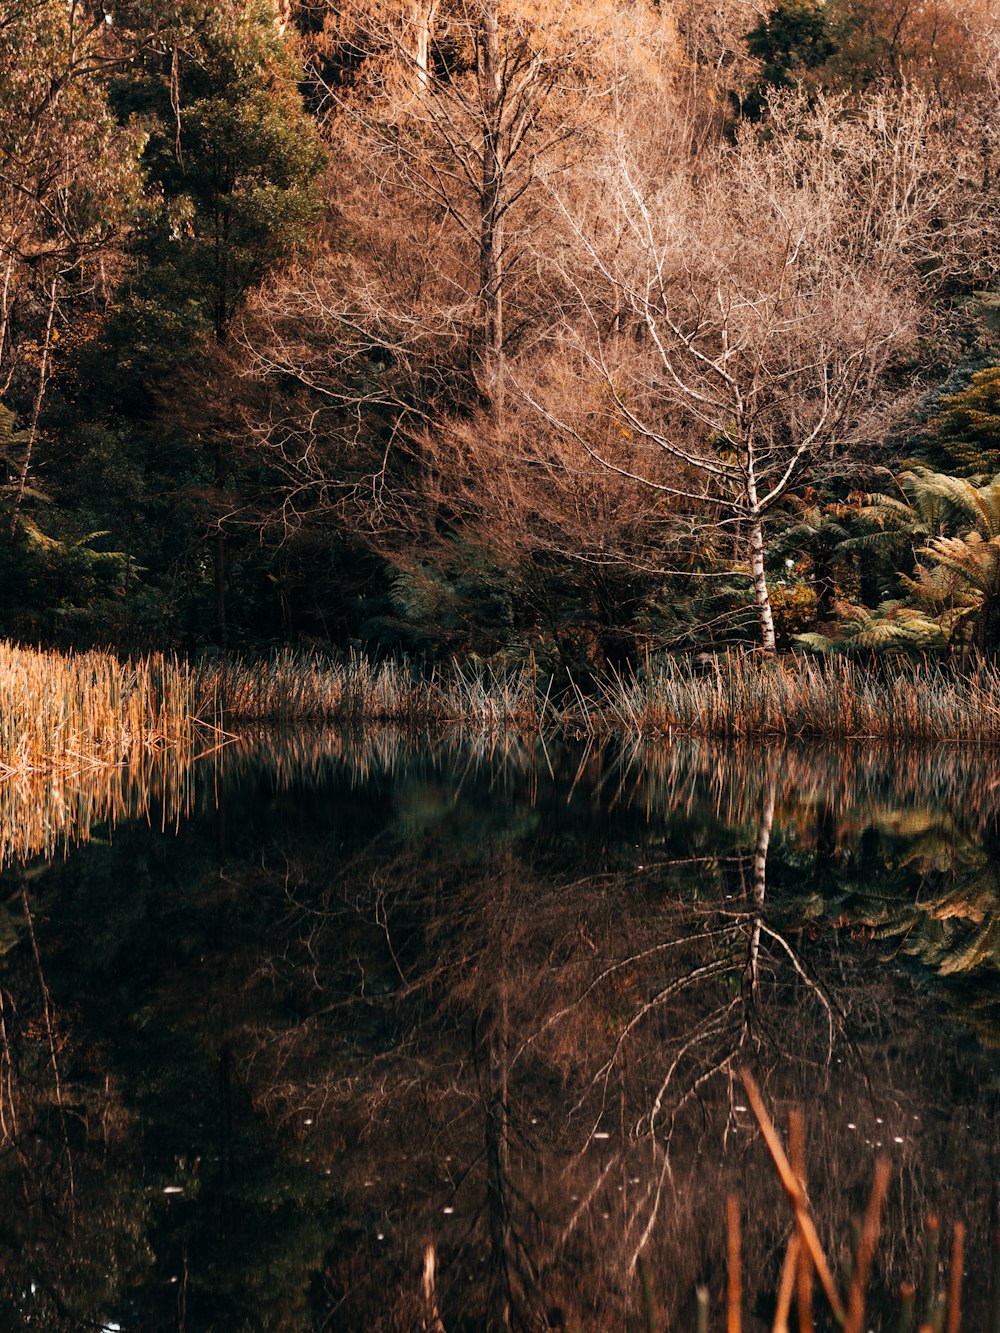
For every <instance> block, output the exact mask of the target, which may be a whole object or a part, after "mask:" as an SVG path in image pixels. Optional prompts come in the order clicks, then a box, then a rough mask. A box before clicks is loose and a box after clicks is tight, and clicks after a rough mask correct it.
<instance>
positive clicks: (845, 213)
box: [0, 0, 1000, 672]
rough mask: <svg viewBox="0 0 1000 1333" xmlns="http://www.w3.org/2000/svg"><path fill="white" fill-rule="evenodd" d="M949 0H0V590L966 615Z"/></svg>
mask: <svg viewBox="0 0 1000 1333" xmlns="http://www.w3.org/2000/svg"><path fill="white" fill-rule="evenodd" d="M992 9H993V6H992V5H991V4H990V3H988V2H987V3H979V2H978V0H826V3H819V2H818V0H817V2H815V3H814V2H813V0H786V2H785V3H781V4H778V5H776V6H773V7H768V6H767V5H756V4H751V3H747V2H746V0H660V3H653V0H590V2H588V3H579V2H578V0H344V3H335V2H334V0H316V2H315V3H306V0H302V2H301V3H284V4H279V5H275V4H273V3H270V0H165V2H162V3H161V2H159V0H125V2H124V3H118V0H105V2H104V3H103V4H96V5H95V4H93V3H91V2H90V0H87V2H85V3H77V0H71V2H70V3H69V4H67V3H65V2H64V0H0V404H2V407H0V635H3V636H6V637H9V638H13V639H16V640H20V641H25V642H41V643H45V644H52V645H66V646H83V645H89V644H94V643H98V644H104V645H110V646H113V647H116V648H120V649H123V650H129V651H134V650H143V649H146V648H152V647H155V648H171V649H178V650H181V651H184V652H217V651H220V650H222V649H226V648H240V649H247V650H251V649H252V650H258V649H267V648H269V647H273V646H275V645H277V644H283V643H293V644H299V645H311V644H316V643H322V644H324V645H326V644H330V645H333V646H335V647H337V648H347V647H348V646H352V647H359V648H361V649H363V650H365V651H367V652H369V653H373V654H390V653H399V652H405V653H408V654H412V655H415V656H418V657H421V658H426V659H428V660H432V659H441V658H444V657H452V656H459V657H465V658H468V657H479V658H481V657H490V658H495V659H497V660H500V661H513V662H516V661H527V660H534V661H536V662H538V663H540V664H541V665H542V666H543V667H546V668H553V669H554V668H558V667H560V666H561V667H565V668H569V669H572V670H573V671H576V672H578V671H580V670H581V669H593V668H598V669H599V668H602V667H604V666H607V665H611V666H614V667H618V666H620V665H623V664H627V663H629V662H635V661H637V660H640V659H641V658H642V657H643V656H644V655H645V654H647V653H648V652H649V651H650V650H660V649H670V650H678V651H695V652H704V651H706V650H714V649H717V648H720V647H723V646H729V645H734V644H748V645H757V646H759V647H762V648H763V649H765V650H767V651H775V650H776V651H782V650H787V649H789V648H791V647H793V646H799V647H804V648H807V649H809V650H812V651H818V652H844V653H848V652H861V653H863V654H869V653H870V652H872V651H885V650H887V651H890V652H901V651H905V652H909V651H919V652H924V651H935V652H939V653H943V654H947V655H950V656H954V655H959V656H960V657H961V658H962V659H963V660H964V659H966V658H967V657H968V656H969V655H970V654H977V653H979V654H990V655H992V654H994V653H995V652H996V650H997V648H998V647H1000V480H996V481H995V480H994V477H995V476H996V475H997V474H1000V292H997V291H995V290H994V289H995V287H996V273H997V266H998V256H997V249H998V243H1000V229H998V225H997V223H998V214H1000V176H998V170H1000V22H998V20H997V18H996V17H995V15H994V14H993V13H992V12H991V10H992Z"/></svg>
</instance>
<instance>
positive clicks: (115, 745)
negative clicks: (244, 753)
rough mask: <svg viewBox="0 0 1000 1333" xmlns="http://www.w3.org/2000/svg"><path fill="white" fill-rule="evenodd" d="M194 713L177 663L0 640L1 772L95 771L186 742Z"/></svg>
mask: <svg viewBox="0 0 1000 1333" xmlns="http://www.w3.org/2000/svg"><path fill="white" fill-rule="evenodd" d="M197 711H198V710H197V707H196V700H195V692H194V688H193V679H192V674H191V671H190V669H189V668H188V667H187V666H185V665H183V664H182V663H179V662H177V661H174V660H169V659H167V658H164V657H159V656H154V657H148V658H143V659H142V660H140V661H135V662H133V661H126V662H121V661H119V660H118V659H117V658H115V657H113V656H111V655H110V654H108V653H98V652H90V653H77V654H63V653H54V652H46V653H42V652H33V651H31V650H30V649H23V648H15V647H13V646H12V645H10V644H6V643H0V775H2V774H5V773H6V774H11V773H18V774H24V773H32V772H51V771H54V770H57V771H65V770H79V769H86V768H88V767H98V768H100V767H106V766H108V765H117V764H120V763H123V762H126V761H127V760H128V759H129V758H130V757H131V756H133V755H134V754H135V753H136V752H137V751H140V750H142V751H150V750H158V749H174V748H177V747H178V746H185V745H189V744H190V743H191V739H192V735H193V731H194V728H195V725H196V719H197Z"/></svg>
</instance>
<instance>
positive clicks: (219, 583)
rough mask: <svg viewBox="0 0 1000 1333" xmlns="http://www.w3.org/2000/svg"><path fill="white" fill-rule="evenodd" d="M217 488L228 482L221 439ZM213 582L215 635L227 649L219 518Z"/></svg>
mask: <svg viewBox="0 0 1000 1333" xmlns="http://www.w3.org/2000/svg"><path fill="white" fill-rule="evenodd" d="M214 473H215V477H214V479H215V489H216V492H217V493H219V494H221V492H222V488H223V486H224V485H225V484H226V459H225V453H224V450H223V445H222V441H221V440H216V442H215V469H214ZM212 565H213V569H212V574H213V582H214V586H215V636H216V639H217V641H218V644H219V647H220V648H221V649H222V651H223V652H225V650H226V638H227V634H226V534H225V533H224V532H223V530H222V522H221V519H220V520H219V523H218V526H217V528H216V530H215V540H214V542H213V561H212Z"/></svg>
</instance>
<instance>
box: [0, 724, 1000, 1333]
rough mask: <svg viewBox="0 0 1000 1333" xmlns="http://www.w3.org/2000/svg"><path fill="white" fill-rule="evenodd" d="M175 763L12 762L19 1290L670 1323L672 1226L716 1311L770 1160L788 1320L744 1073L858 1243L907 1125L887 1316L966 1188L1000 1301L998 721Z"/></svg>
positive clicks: (9, 823) (680, 1280)
mask: <svg viewBox="0 0 1000 1333" xmlns="http://www.w3.org/2000/svg"><path fill="white" fill-rule="evenodd" d="M168 769H169V765H166V766H164V767H163V769H162V771H158V772H157V773H155V774H154V773H146V774H143V775H139V777H138V778H137V779H134V780H132V781H131V782H124V781H123V782H120V783H119V784H118V785H117V786H116V788H115V791H114V792H113V793H112V795H111V796H108V793H107V791H105V792H104V794H103V795H102V796H99V797H98V796H94V795H93V794H92V793H86V792H82V793H81V792H80V791H77V792H75V793H74V794H73V795H72V798H68V797H67V796H66V794H65V793H57V794H53V793H48V794H46V793H38V792H31V791H27V790H22V791H20V792H18V791H17V790H14V789H13V788H8V789H6V790H5V791H3V792H0V816H2V818H3V820H4V821H5V827H4V828H3V830H2V831H0V852H2V853H3V855H4V857H5V859H6V862H7V864H6V868H5V870H4V872H3V884H2V888H3V893H2V907H0V950H2V953H0V1000H2V1005H0V1167H2V1174H0V1190H2V1199H0V1256H2V1268H0V1304H2V1308H3V1311H4V1312H6V1313H5V1315H4V1317H3V1318H0V1327H11V1328H20V1327H30V1328H38V1329H59V1330H63V1329H65V1330H74V1331H75V1330H79V1329H88V1328H97V1329H108V1328H112V1329H114V1328H120V1329H123V1330H125V1329H129V1330H131V1329H141V1330H160V1329H179V1330H198V1331H199V1333H201V1331H202V1330H243V1329H246V1330H252V1329H309V1330H312V1329H324V1330H338V1331H339V1330H344V1331H347V1333H361V1331H362V1330H364V1331H365V1333H367V1331H368V1330H372V1331H375V1330H390V1329H392V1330H409V1329H420V1328H423V1329H428V1330H434V1333H441V1330H444V1331H445V1333H465V1331H467V1330H474V1329H485V1328H496V1329H500V1328H502V1327H508V1326H509V1327H511V1328H515V1329H543V1328H549V1327H551V1328H562V1327H565V1328H569V1329H573V1328H576V1329H579V1330H581V1333H582V1331H583V1330H597V1329H601V1330H604V1329H608V1330H611V1329H621V1330H631V1329H636V1330H638V1329H640V1328H645V1322H644V1315H643V1313H642V1303H641V1290H640V1284H639V1280H638V1277H637V1273H636V1268H635V1258H636V1255H637V1254H639V1253H640V1252H642V1253H645V1254H646V1255H647V1256H648V1259H649V1263H650V1267H651V1271H652V1277H653V1284H654V1288H655V1297H656V1301H657V1304H658V1306H659V1311H660V1314H661V1317H662V1319H663V1323H664V1326H669V1327H670V1328H671V1329H689V1328H690V1329H693V1328H694V1303H693V1293H694V1289H695V1286H696V1284H698V1283H706V1284H707V1285H708V1287H709V1289H710V1293H711V1299H712V1326H714V1327H716V1328H721V1327H723V1319H724V1315H723V1312H722V1295H723V1285H724V1274H725V1262H724V1253H725V1235H724V1212H725V1197H726V1193H727V1191H729V1190H734V1191H735V1192H736V1193H737V1194H738V1195H739V1197H740V1200H741V1208H742V1217H743V1227H744V1236H745V1247H744V1270H745V1278H746V1290H745V1308H746V1312H747V1322H746V1323H745V1325H744V1326H745V1327H747V1328H751V1329H763V1328H770V1319H771V1313H772V1311H773V1304H774V1292H775V1287H776V1283H777V1279H778V1273H779V1270H780V1266H781V1260H782V1255H783V1253H784V1247H785V1244H786V1242H787V1239H788V1236H789V1213H788V1207H787V1205H786V1204H785V1203H784V1201H783V1197H782V1195H781V1191H780V1187H779V1185H778V1184H777V1181H776V1177H775V1174H774V1171H773V1168H772V1167H771V1165H770V1163H769V1159H768V1157H767V1155H766V1152H765V1150H764V1148H763V1146H762V1144H761V1139H760V1135H759V1133H758V1132H757V1129H756V1126H755V1123H754V1121H753V1118H752V1115H751V1114H750V1112H749V1110H748V1109H747V1098H746V1094H745V1092H744V1089H743V1086H742V1084H741V1083H740V1081H739V1078H738V1075H739V1072H740V1071H741V1070H743V1069H749V1070H752V1071H753V1072H754V1074H755V1075H756V1077H757V1079H758V1080H759V1082H760V1084H761V1085H762V1088H763V1090H764V1096H765V1099H766V1101H767V1104H768V1106H769V1107H770V1108H771V1111H772V1114H773V1115H774V1116H775V1119H776V1120H777V1122H778V1123H779V1125H780V1126H781V1128H782V1130H783V1131H784V1128H785V1126H786V1124H787V1117H788V1111H789V1108H790V1107H791V1106H792V1105H793V1104H795V1103H799V1104H801V1105H802V1106H803V1108H804V1110H805V1117H806V1138H807V1150H808V1162H809V1184H810V1195H811V1199H812V1205H813V1209H814V1212H815V1216H816V1219H817V1225H818V1228H819V1232H820V1235H821V1237H822V1240H823V1243H824V1245H825V1247H826V1250H827V1253H828V1254H829V1256H830V1259H831V1263H832V1264H833V1266H834V1267H836V1268H839V1267H840V1266H842V1265H843V1264H844V1263H845V1262H847V1261H848V1260H849V1252H850V1219H851V1218H852V1216H855V1215H857V1214H858V1213H859V1212H860V1211H861V1210H863V1207H864V1203H865V1199H866V1197H867V1191H868V1188H869V1184H870V1181H871V1178H872V1172H873V1167H874V1163H875V1159H876V1156H877V1154H878V1153H879V1152H880V1151H882V1152H884V1153H887V1154H888V1155H889V1157H890V1159H891V1162H892V1167H893V1183H892V1187H891V1190H890V1194H889V1198H888V1202H887V1205H886V1226H885V1229H884V1233H883V1237H882V1243H881V1246H880V1250H879V1259H878V1263H877V1266H876V1274H875V1289H874V1292H873V1304H874V1309H873V1311H872V1314H871V1317H870V1318H869V1320H868V1321H867V1326H868V1327H872V1328H880V1329H881V1328H886V1329H889V1328H894V1327H895V1325H894V1324H892V1323H890V1322H889V1320H888V1317H887V1316H884V1314H883V1313H882V1311H883V1304H882V1302H883V1301H884V1299H885V1296H884V1294H885V1293H887V1292H895V1291H896V1290H897V1289H898V1284H899V1282H900V1280H902V1279H904V1278H907V1277H912V1278H914V1280H916V1278H917V1277H918V1275H919V1271H920V1263H921V1261H920V1257H919V1253H920V1247H921V1243H922V1240H921V1238H922V1235H923V1231H924V1224H925V1219H926V1217H927V1215H928V1213H929V1212H930V1213H934V1214H936V1215H938V1216H939V1217H940V1218H941V1221H942V1226H941V1235H942V1254H943V1253H944V1251H945V1250H946V1249H947V1247H948V1244H949V1243H950V1240H949V1238H950V1231H951V1224H952V1223H953V1222H954V1221H955V1220H957V1219H961V1220H962V1221H964V1222H965V1223H966V1225H967V1227H968V1240H967V1260H966V1269H967V1275H966V1290H965V1309H966V1319H965V1322H964V1323H963V1328H964V1329H966V1330H968V1331H969V1333H972V1331H973V1330H984V1329H986V1328H987V1327H988V1325H989V1318H988V1314H987V1311H988V1308H989V1294H988V1293H989V1270H990V1267H991V1260H990V1257H989V1249H990V1244H989V1229H990V1214H991V1209H993V1208H995V1204H996V1200H995V1188H994V1181H995V1180H996V1178H997V1156H998V1152H997V1149H998V1144H997V1106H998V1089H1000V1080H998V1072H1000V1069H998V1061H997V1057H996V1047H997V1043H998V1041H1000V990H998V984H997V978H998V964H1000V934H998V932H1000V925H998V921H1000V759H998V758H996V757H984V756H977V755H975V754H970V753H969V752H968V751H965V752H952V751H932V752H922V753H914V754H909V755H902V754H887V753H879V752H877V751H876V752H868V753H860V752H858V751H853V752H851V753H848V754H845V753H838V752H832V751H819V750H810V751H788V750H784V751H783V750H781V749H779V748H771V749H767V750H761V751H745V752H738V753H733V752H727V753H723V752H720V751H718V750H714V749H711V748H707V747H698V746H693V745H685V746H680V747H676V746H675V747H667V746H664V747H661V748H658V749H655V750H649V751H631V750H625V751H623V750H622V749H620V748H618V747H614V746H609V747H605V748H603V749H600V748H589V749H588V748H586V747H584V746H581V745H577V746H570V747H565V746H564V747H553V746H551V745H550V746H549V747H548V748H547V749H546V748H545V747H544V746H542V745H541V744H540V743H538V744H534V745H521V744H517V743H510V744H504V745H498V744H493V743H480V744H471V743H458V742H454V743H452V742H447V741H440V740H438V741H436V742H434V743H430V742H424V743H420V742H418V741H415V740H412V739H407V738H404V737H401V736H398V735H384V734H377V735H368V736H366V737H354V738H348V737H344V736H337V735H326V736H301V735H300V736H297V737H290V738H289V737H286V738H283V739H279V738H274V737H251V738H246V739H245V740H243V741H241V742H240V743H238V744H235V745H233V746H230V747H228V748H227V749H226V750H224V751H222V752H221V753H220V754H218V755H216V756H214V757H210V758H209V759H207V760H205V761H203V762H202V763H201V764H199V765H196V766H194V767H193V768H190V767H185V768H184V770H183V771H182V772H169V771H167V770H168ZM130 812H131V816H130ZM112 816H114V818H112ZM101 820H104V821H105V822H104V823H103V824H102V823H101ZM30 852H34V853H35V854H34V855H29V854H28V853H30ZM45 852H47V853H48V855H45V854H43V853H45ZM945 1280H946V1265H944V1264H943V1263H942V1268H941V1272H940V1276H939V1281H940V1282H942V1283H943V1282H944V1281H945ZM825 1318H826V1316H825V1314H823V1313H822V1311H821V1308H820V1302H819V1300H818V1299H817V1328H820V1329H822V1328H826V1327H829V1326H830V1325H829V1324H828V1323H824V1320H825ZM5 1320H6V1322H5ZM668 1320H669V1324H668V1323H667V1321H668ZM793 1326H794V1325H793Z"/></svg>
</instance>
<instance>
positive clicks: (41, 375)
mask: <svg viewBox="0 0 1000 1333" xmlns="http://www.w3.org/2000/svg"><path fill="white" fill-rule="evenodd" d="M58 287H59V275H58V274H55V275H53V278H52V285H51V287H50V288H49V313H48V318H47V319H46V321H45V341H44V342H43V344H42V360H41V364H40V366H39V367H38V388H37V390H36V392H35V402H34V406H33V407H32V411H31V424H30V426H29V427H28V439H27V442H26V444H25V446H24V458H23V460H22V462H21V472H20V475H19V477H18V479H17V494H16V495H15V496H14V507H13V509H12V511H11V515H10V535H11V538H13V537H14V536H15V535H16V534H17V520H18V518H19V517H20V514H21V506H22V504H23V503H24V493H25V491H26V490H27V487H28V477H29V475H30V473H31V460H32V457H33V455H34V452H35V440H36V439H37V437H38V420H39V418H40V417H41V415H42V403H43V402H44V401H45V390H46V387H47V386H48V382H49V361H50V359H51V355H52V327H53V324H54V323H55V317H56V292H57V291H58Z"/></svg>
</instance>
